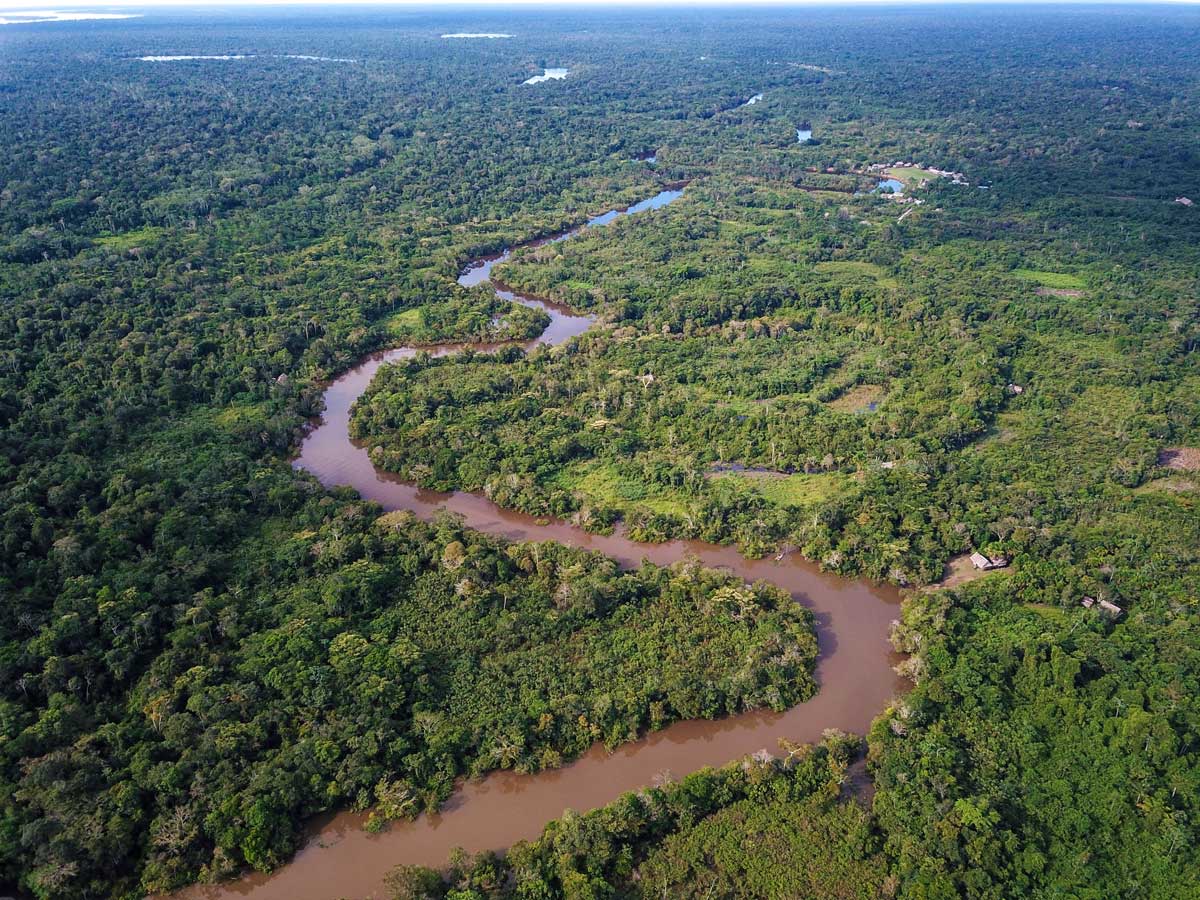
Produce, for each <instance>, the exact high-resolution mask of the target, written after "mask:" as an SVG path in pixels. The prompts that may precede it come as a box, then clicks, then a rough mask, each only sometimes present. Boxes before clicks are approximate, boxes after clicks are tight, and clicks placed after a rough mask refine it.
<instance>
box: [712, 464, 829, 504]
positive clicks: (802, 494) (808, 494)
mask: <svg viewBox="0 0 1200 900" xmlns="http://www.w3.org/2000/svg"><path fill="white" fill-rule="evenodd" d="M846 480H847V479H846V476H845V475H842V474H840V473H835V472H829V473H824V472H823V473H819V474H811V475H810V474H804V473H796V474H794V475H786V476H784V477H782V478H780V477H777V476H771V475H763V474H755V473H752V472H728V473H725V474H722V475H719V476H718V477H717V478H715V479H714V481H715V482H717V483H718V484H723V485H734V486H736V489H737V490H739V491H744V492H749V493H753V494H757V495H758V496H760V497H762V498H763V499H764V500H766V501H767V502H768V503H772V504H774V505H775V506H813V505H815V504H818V503H824V502H825V501H827V500H832V499H833V498H834V497H837V496H839V495H841V494H842V493H843V492H844V491H845V490H846V486H847V485H846Z"/></svg>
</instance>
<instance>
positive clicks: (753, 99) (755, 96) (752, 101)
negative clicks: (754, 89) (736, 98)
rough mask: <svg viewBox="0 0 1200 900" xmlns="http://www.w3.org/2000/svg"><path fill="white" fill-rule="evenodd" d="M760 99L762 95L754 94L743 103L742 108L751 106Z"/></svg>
mask: <svg viewBox="0 0 1200 900" xmlns="http://www.w3.org/2000/svg"><path fill="white" fill-rule="evenodd" d="M762 98H763V95H762V94H755V95H754V96H753V97H751V98H750V99H749V100H747V101H746V102H745V103H743V104H742V106H753V105H754V104H755V103H758V102H759V101H760V100H762Z"/></svg>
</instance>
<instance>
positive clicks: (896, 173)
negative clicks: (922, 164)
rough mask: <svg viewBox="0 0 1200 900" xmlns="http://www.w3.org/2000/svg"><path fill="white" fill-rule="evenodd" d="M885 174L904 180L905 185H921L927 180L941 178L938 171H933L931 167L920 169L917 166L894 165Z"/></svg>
mask: <svg viewBox="0 0 1200 900" xmlns="http://www.w3.org/2000/svg"><path fill="white" fill-rule="evenodd" d="M885 174H886V175H887V176H888V177H889V178H895V179H896V180H897V181H903V182H904V185H905V187H919V186H920V185H922V184H924V183H925V182H927V181H932V180H933V179H935V178H941V176H940V175H938V174H937V173H936V172H931V171H929V169H920V168H918V167H917V166H893V167H892V168H890V169H888V170H887V171H886V172H885Z"/></svg>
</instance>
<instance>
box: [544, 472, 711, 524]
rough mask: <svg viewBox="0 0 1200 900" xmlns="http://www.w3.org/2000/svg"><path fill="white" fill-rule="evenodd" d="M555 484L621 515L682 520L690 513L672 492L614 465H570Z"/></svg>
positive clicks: (688, 508)
mask: <svg viewBox="0 0 1200 900" xmlns="http://www.w3.org/2000/svg"><path fill="white" fill-rule="evenodd" d="M557 481H558V484H559V485H561V486H562V487H563V488H564V489H566V490H570V491H577V492H579V493H580V494H583V495H584V496H585V497H587V498H588V499H589V500H591V501H592V502H593V503H595V504H599V505H602V506H607V507H611V508H613V509H617V510H620V511H621V514H622V515H625V516H628V515H629V514H631V513H635V512H639V511H642V510H649V511H650V512H654V513H661V514H663V515H669V516H679V517H684V516H687V515H689V514H691V513H692V511H693V510H692V507H691V506H690V504H688V503H687V502H685V501H684V500H683V499H681V498H680V496H679V495H678V494H676V493H675V492H672V491H668V490H665V489H663V488H660V487H657V486H655V485H650V484H647V483H646V482H644V481H642V480H641V479H638V478H632V477H630V476H628V475H624V474H622V473H621V472H620V471H619V470H618V469H617V467H616V465H614V464H613V463H610V462H605V461H602V460H593V461H589V462H586V463H580V464H578V465H575V466H571V467H570V468H568V469H566V470H564V471H563V472H562V474H561V475H559V476H558V479H557Z"/></svg>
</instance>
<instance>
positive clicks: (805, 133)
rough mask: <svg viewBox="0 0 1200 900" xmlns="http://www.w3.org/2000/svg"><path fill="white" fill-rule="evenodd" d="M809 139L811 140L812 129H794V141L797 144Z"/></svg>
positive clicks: (805, 142) (804, 142) (806, 141)
mask: <svg viewBox="0 0 1200 900" xmlns="http://www.w3.org/2000/svg"><path fill="white" fill-rule="evenodd" d="M811 140H812V129H811V128H797V129H796V143H797V144H807V143H808V142H809V141H811Z"/></svg>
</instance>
